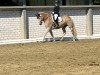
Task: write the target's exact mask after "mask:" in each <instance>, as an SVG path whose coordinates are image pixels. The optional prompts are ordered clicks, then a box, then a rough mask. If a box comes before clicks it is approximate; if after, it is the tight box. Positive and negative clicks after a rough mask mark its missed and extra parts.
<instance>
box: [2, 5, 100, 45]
mask: <svg viewBox="0 0 100 75" xmlns="http://www.w3.org/2000/svg"><path fill="white" fill-rule="evenodd" d="M52 9H53V6H13V7H11V6H10V7H0V44H2V43H10V42H13V43H16V42H24V41H26V42H32V41H37V40H39V41H40V40H41V38H42V37H43V35H44V32H45V27H44V25H42V26H40V25H39V24H38V20H37V19H36V16H35V15H34V14H36V13H37V12H40V11H42V12H47V13H49V14H51V12H52ZM60 14H61V16H62V15H69V16H71V17H72V19H73V21H74V23H75V27H76V30H77V33H78V38H79V39H91V38H100V5H96V6H95V5H87V6H61V10H60ZM66 30H67V34H66V35H65V37H72V34H71V31H70V29H69V28H66ZM53 33H54V36H55V37H61V35H62V30H61V29H57V30H53ZM47 38H51V36H50V34H49V33H48V35H47Z"/></svg>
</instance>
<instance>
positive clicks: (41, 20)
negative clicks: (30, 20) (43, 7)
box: [36, 12, 49, 25]
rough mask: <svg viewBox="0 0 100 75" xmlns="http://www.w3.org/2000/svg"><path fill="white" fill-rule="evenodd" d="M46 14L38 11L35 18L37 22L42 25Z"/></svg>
mask: <svg viewBox="0 0 100 75" xmlns="http://www.w3.org/2000/svg"><path fill="white" fill-rule="evenodd" d="M48 16H49V15H48V14H47V13H44V12H39V13H37V14H36V17H37V19H38V20H39V24H40V25H42V22H43V21H45V20H46V19H47V18H48Z"/></svg>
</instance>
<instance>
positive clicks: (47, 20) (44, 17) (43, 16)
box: [36, 12, 77, 41]
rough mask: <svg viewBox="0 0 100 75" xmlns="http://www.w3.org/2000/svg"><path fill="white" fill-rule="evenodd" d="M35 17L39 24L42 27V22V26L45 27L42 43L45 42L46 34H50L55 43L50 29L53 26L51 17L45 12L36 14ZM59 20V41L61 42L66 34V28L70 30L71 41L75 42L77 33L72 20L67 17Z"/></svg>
mask: <svg viewBox="0 0 100 75" xmlns="http://www.w3.org/2000/svg"><path fill="white" fill-rule="evenodd" d="M36 16H37V19H38V20H39V24H40V25H42V22H44V25H45V27H46V32H45V34H44V39H43V41H44V40H45V37H46V35H47V33H48V32H50V34H51V36H52V38H53V41H55V38H54V36H53V33H52V30H53V28H52V27H53V26H54V22H53V20H52V16H51V15H49V14H48V13H45V12H38V13H37V14H36ZM61 18H62V21H61V22H60V23H59V28H62V31H63V36H62V37H61V39H60V40H63V37H64V36H65V34H66V29H65V28H66V27H67V26H68V27H69V28H70V30H71V32H72V35H73V41H75V40H76V39H77V32H76V29H75V25H74V23H73V20H72V19H71V17H69V16H62V17H61Z"/></svg>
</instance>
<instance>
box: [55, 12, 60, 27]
mask: <svg viewBox="0 0 100 75" xmlns="http://www.w3.org/2000/svg"><path fill="white" fill-rule="evenodd" d="M54 21H55V23H56V27H59V22H58V14H54Z"/></svg>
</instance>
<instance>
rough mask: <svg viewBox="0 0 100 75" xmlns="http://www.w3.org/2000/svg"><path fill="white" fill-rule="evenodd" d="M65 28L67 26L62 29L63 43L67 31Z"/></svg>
mask: <svg viewBox="0 0 100 75" xmlns="http://www.w3.org/2000/svg"><path fill="white" fill-rule="evenodd" d="M65 28H66V26H65V27H63V28H62V31H63V36H62V37H61V39H60V40H61V41H62V40H63V38H64V36H65V35H66V29H65Z"/></svg>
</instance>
